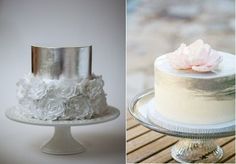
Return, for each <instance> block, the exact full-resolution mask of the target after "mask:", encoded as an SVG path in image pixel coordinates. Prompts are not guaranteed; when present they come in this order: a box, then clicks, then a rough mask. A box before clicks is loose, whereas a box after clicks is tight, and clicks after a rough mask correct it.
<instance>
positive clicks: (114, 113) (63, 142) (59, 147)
mask: <svg viewBox="0 0 236 164" xmlns="http://www.w3.org/2000/svg"><path fill="white" fill-rule="evenodd" d="M108 108H109V109H108V112H106V113H105V114H104V115H102V116H98V117H95V118H92V119H87V120H63V121H43V120H38V119H34V118H28V117H26V116H24V115H22V114H21V113H20V112H19V111H18V110H17V108H16V107H12V108H10V109H8V110H6V112H5V115H6V117H7V118H9V119H10V120H13V121H16V122H20V123H24V124H31V125H38V126H54V127H55V131H54V135H53V137H52V138H51V139H50V140H49V141H48V142H47V143H46V144H45V145H43V146H42V147H41V151H42V152H44V153H47V154H54V155H67V154H78V153H82V152H84V151H85V147H84V146H82V145H81V144H80V143H79V142H78V141H76V140H75V139H74V138H73V137H72V135H71V126H84V125H91V124H98V123H103V122H107V121H111V120H114V119H116V118H117V117H118V116H119V115H120V111H119V110H118V109H116V108H114V107H112V106H109V107H108Z"/></svg>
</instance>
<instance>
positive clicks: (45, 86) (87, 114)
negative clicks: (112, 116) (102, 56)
mask: <svg viewBox="0 0 236 164" xmlns="http://www.w3.org/2000/svg"><path fill="white" fill-rule="evenodd" d="M103 86H104V82H103V80H102V77H101V76H95V75H93V76H92V78H91V79H83V80H81V81H78V80H77V79H76V80H73V79H59V80H51V79H43V78H40V77H37V76H34V75H33V74H31V73H30V74H29V75H27V76H26V77H24V78H22V79H20V80H19V81H18V82H17V98H18V108H19V110H20V111H21V112H22V114H24V115H26V116H27V117H32V118H35V119H40V120H73V119H91V118H92V117H95V116H98V115H102V114H104V113H105V112H106V111H107V103H106V94H105V92H104V90H103Z"/></svg>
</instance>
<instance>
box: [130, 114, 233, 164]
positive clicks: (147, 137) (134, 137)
mask: <svg viewBox="0 0 236 164" xmlns="http://www.w3.org/2000/svg"><path fill="white" fill-rule="evenodd" d="M126 128H127V133H126V135H127V136H126V142H127V144H126V153H127V158H126V159H127V163H177V162H176V161H175V160H174V159H173V158H172V157H171V155H170V150H171V147H172V146H173V145H174V144H175V143H177V142H178V140H179V138H176V137H170V136H168V135H163V134H160V133H157V132H154V131H151V130H149V129H147V128H145V127H144V126H142V125H140V124H139V123H138V122H137V121H136V120H135V119H133V118H132V116H130V114H127V125H126ZM216 143H218V144H219V145H220V146H221V147H222V148H223V150H224V156H223V158H222V159H221V161H220V163H235V136H231V137H225V138H220V139H217V140H216Z"/></svg>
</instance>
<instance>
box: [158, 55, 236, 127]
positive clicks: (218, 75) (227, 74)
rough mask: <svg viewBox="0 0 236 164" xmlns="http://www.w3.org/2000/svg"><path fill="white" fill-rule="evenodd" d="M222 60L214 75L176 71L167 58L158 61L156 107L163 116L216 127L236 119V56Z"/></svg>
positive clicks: (159, 58)
mask: <svg viewBox="0 0 236 164" xmlns="http://www.w3.org/2000/svg"><path fill="white" fill-rule="evenodd" d="M218 53H219V54H220V55H221V56H222V57H223V60H222V62H221V63H220V64H219V67H218V69H216V70H214V71H212V72H204V73H203V72H196V71H194V70H191V69H188V70H177V69H175V68H173V67H172V66H171V64H170V63H169V60H168V57H167V55H163V56H161V57H158V58H157V59H156V60H155V64H154V72H155V104H156V110H157V111H158V113H160V114H161V115H162V116H163V117H165V118H167V119H170V120H173V121H176V122H180V123H187V124H188V123H189V124H197V125H204V124H217V123H223V122H228V121H232V120H234V119H235V117H234V116H235V111H234V104H235V67H234V61H235V56H234V55H231V54H228V53H224V52H219V51H218Z"/></svg>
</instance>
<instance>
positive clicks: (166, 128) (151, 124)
mask: <svg viewBox="0 0 236 164" xmlns="http://www.w3.org/2000/svg"><path fill="white" fill-rule="evenodd" d="M153 98H154V90H153V89H149V90H146V91H144V92H142V93H141V94H139V95H137V96H136V97H135V98H134V99H133V100H132V102H131V103H130V105H129V112H130V113H131V115H132V116H133V117H134V118H135V119H136V120H137V121H139V123H140V124H142V125H143V126H145V127H147V128H149V129H151V130H154V131H156V132H159V133H163V134H166V135H170V136H175V137H180V138H182V139H181V140H180V141H179V142H178V143H177V144H175V145H174V146H173V147H172V149H171V155H172V157H173V158H174V159H175V160H176V161H178V162H181V163H185V162H186V163H192V162H209V163H211V162H217V161H219V160H220V159H221V158H222V157H223V150H222V148H220V146H219V145H217V144H215V142H214V139H216V138H221V137H228V136H232V135H235V122H234V121H233V122H228V123H223V124H217V125H201V126H194V125H187V124H181V123H177V124H176V122H172V121H170V120H166V119H164V118H163V117H162V116H160V115H158V113H157V112H155V111H154V107H153V105H152V99H153ZM157 107H158V104H157Z"/></svg>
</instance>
